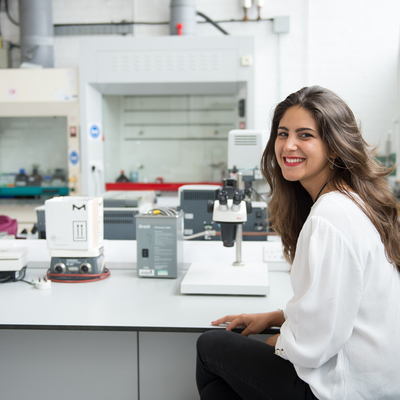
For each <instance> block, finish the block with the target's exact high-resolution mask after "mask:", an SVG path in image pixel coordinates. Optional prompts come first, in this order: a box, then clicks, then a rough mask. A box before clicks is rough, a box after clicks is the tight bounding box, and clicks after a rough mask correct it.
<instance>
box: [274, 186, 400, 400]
mask: <svg viewBox="0 0 400 400" xmlns="http://www.w3.org/2000/svg"><path fill="white" fill-rule="evenodd" d="M291 283H292V287H293V293H294V295H293V297H292V299H291V300H290V301H289V302H288V304H287V306H286V310H285V317H286V321H285V323H284V324H283V325H282V328H281V334H280V336H279V338H278V341H277V343H276V346H275V349H276V354H278V355H279V356H281V357H282V358H284V359H286V360H289V361H291V362H292V363H293V364H294V367H295V369H296V371H297V374H298V376H299V377H300V378H301V379H302V380H303V381H305V382H307V383H308V384H309V385H310V387H311V390H312V391H313V393H314V394H315V396H316V397H317V398H318V399H320V400H336V399H340V400H389V399H396V400H398V399H400V274H399V273H398V272H397V270H396V269H395V268H394V267H393V265H392V264H390V263H389V262H388V261H387V259H386V256H385V250H384V246H383V244H382V241H381V239H380V236H379V233H378V232H377V230H376V229H375V227H374V226H373V224H372V223H371V221H370V220H369V218H368V217H367V216H366V215H365V214H364V213H363V211H362V210H361V209H360V208H359V207H358V206H357V205H356V204H355V203H354V202H353V201H352V200H350V199H349V198H347V197H346V196H345V195H343V194H341V193H339V192H330V193H327V194H325V195H323V196H321V197H320V198H319V199H318V201H317V202H316V203H315V204H314V206H313V207H312V209H311V212H310V215H309V217H308V218H307V221H306V222H305V224H304V226H303V229H302V230H301V233H300V236H299V239H298V242H297V249H296V256H295V259H294V262H293V265H292V272H291Z"/></svg>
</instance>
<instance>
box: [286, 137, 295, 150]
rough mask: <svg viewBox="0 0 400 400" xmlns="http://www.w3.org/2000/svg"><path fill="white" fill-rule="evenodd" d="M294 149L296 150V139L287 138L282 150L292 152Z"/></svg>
mask: <svg viewBox="0 0 400 400" xmlns="http://www.w3.org/2000/svg"><path fill="white" fill-rule="evenodd" d="M296 149H297V141H296V138H293V137H290V136H288V138H287V139H286V140H285V146H284V150H285V151H293V150H296Z"/></svg>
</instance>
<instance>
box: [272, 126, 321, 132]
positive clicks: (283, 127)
mask: <svg viewBox="0 0 400 400" xmlns="http://www.w3.org/2000/svg"><path fill="white" fill-rule="evenodd" d="M278 129H283V130H284V131H288V132H289V129H288V128H286V127H285V126H279V127H278ZM303 131H313V132H315V131H314V129H312V128H299V129H296V132H303Z"/></svg>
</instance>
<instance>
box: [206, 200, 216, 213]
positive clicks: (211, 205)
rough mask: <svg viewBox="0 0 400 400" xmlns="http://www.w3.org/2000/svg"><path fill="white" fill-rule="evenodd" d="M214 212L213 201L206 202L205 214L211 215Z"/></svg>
mask: <svg viewBox="0 0 400 400" xmlns="http://www.w3.org/2000/svg"><path fill="white" fill-rule="evenodd" d="M213 212H214V201H213V200H208V201H207V213H208V214H212V213H213Z"/></svg>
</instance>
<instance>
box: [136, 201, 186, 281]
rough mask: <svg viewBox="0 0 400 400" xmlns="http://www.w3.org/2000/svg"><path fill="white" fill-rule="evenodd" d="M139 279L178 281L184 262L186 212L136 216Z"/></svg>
mask: <svg viewBox="0 0 400 400" xmlns="http://www.w3.org/2000/svg"><path fill="white" fill-rule="evenodd" d="M136 222H137V223H136V232H137V270H138V276H139V278H177V277H178V269H179V267H180V266H181V263H182V262H183V244H182V243H183V212H182V211H176V210H174V209H171V208H157V209H152V210H150V211H149V212H147V213H145V214H141V215H136Z"/></svg>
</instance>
